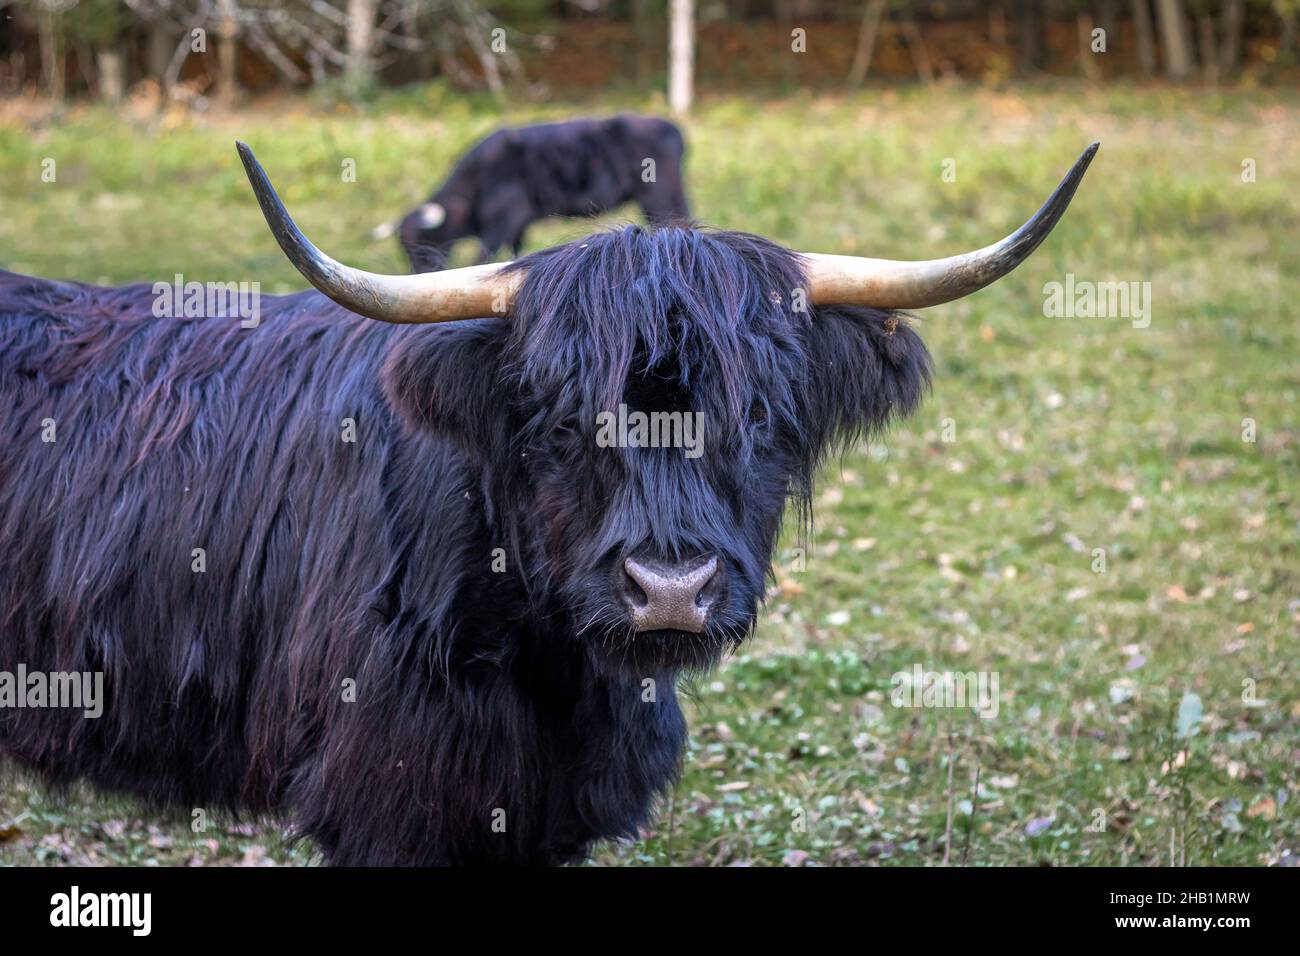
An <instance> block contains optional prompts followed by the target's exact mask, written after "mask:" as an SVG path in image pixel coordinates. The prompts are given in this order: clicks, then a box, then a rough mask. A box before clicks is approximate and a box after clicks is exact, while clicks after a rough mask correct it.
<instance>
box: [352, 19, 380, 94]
mask: <svg viewBox="0 0 1300 956" xmlns="http://www.w3.org/2000/svg"><path fill="white" fill-rule="evenodd" d="M378 8H379V0H348V65H347V70H346V76H347V86H348V90H349V92H351V93H352V94H353V95H355V94H357V93H360V92H361V91H362V90H363V89H365V87H367V86H368V85H369V84H370V80H371V76H372V73H373V70H374V65H373V63H371V60H370V53H371V50H372V49H373V48H374V42H375V14H376V12H377V11H378Z"/></svg>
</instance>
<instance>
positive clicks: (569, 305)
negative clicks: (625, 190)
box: [512, 226, 807, 400]
mask: <svg viewBox="0 0 1300 956" xmlns="http://www.w3.org/2000/svg"><path fill="white" fill-rule="evenodd" d="M518 268H520V269H526V270H527V275H526V277H525V279H524V282H523V284H522V286H521V288H520V291H519V294H518V296H517V299H516V302H515V310H514V319H515V322H516V332H515V335H514V339H513V341H512V351H513V353H514V355H513V358H514V360H515V362H516V363H517V365H518V368H519V370H520V372H521V373H522V376H523V377H524V378H525V379H526V380H528V382H529V384H531V385H533V386H535V387H538V388H540V389H542V390H545V391H548V392H556V393H561V392H563V393H568V392H572V391H574V390H577V391H580V392H582V393H584V395H586V396H588V397H592V396H595V395H599V396H601V397H602V398H608V397H610V396H611V395H613V394H615V393H621V392H622V391H623V389H624V388H625V386H626V385H627V384H628V383H629V381H632V380H634V379H635V378H636V377H637V376H641V377H644V376H647V375H649V376H652V377H655V376H657V377H658V378H659V379H660V380H663V381H672V382H676V383H677V384H678V386H679V387H684V388H687V389H689V390H690V391H691V392H692V393H694V394H697V395H699V396H701V397H707V396H708V395H710V394H716V393H717V392H718V391H719V390H721V391H723V392H725V393H726V394H727V396H728V397H729V399H731V400H735V399H736V398H737V393H738V392H739V391H742V390H745V389H747V388H749V387H754V386H759V387H763V388H774V387H779V383H780V381H781V380H782V379H783V378H787V377H790V376H792V375H795V374H797V373H798V372H799V371H800V369H799V368H798V366H799V364H800V362H801V336H800V334H799V329H800V326H801V325H802V324H804V323H805V322H806V321H807V315H806V314H805V313H801V312H800V311H799V310H797V309H795V308H793V307H792V306H793V305H794V303H795V302H796V301H798V292H799V289H800V288H801V286H802V282H803V274H802V271H801V269H800V267H799V263H798V260H797V259H796V257H795V256H794V254H793V253H791V252H789V251H788V250H786V249H784V248H782V247H780V246H777V245H776V244H774V243H771V242H768V241H767V240H765V239H761V238H759V237H757V236H750V235H747V234H744V233H734V232H709V231H704V230H699V229H688V228H680V227H668V228H660V229H645V228H641V227H636V226H630V227H626V228H623V229H619V230H613V231H609V232H604V233H600V234H597V235H595V236H591V237H589V238H587V239H584V240H582V241H580V242H576V243H571V244H569V245H566V246H559V247H556V248H554V249H548V250H545V251H544V252H541V253H536V254H534V255H532V256H529V257H527V258H525V259H522V260H520V261H519V263H518Z"/></svg>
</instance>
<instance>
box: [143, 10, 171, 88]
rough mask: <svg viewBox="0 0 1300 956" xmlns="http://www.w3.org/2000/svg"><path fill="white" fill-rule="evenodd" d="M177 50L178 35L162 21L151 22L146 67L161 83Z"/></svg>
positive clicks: (146, 45)
mask: <svg viewBox="0 0 1300 956" xmlns="http://www.w3.org/2000/svg"><path fill="white" fill-rule="evenodd" d="M175 52H176V36H175V34H174V33H173V32H172V31H171V30H169V29H168V28H167V26H166V25H164V24H162V23H151V24H149V39H148V42H147V43H146V44H145V56H144V61H145V69H146V70H147V71H148V73H149V75H150V76H151V77H153V78H154V79H155V80H157V81H158V82H159V84H161V83H162V82H163V78H164V77H165V76H166V75H167V67H168V66H169V65H170V64H171V61H172V54H174V53H175Z"/></svg>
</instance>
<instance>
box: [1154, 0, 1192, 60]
mask: <svg viewBox="0 0 1300 956" xmlns="http://www.w3.org/2000/svg"><path fill="white" fill-rule="evenodd" d="M1156 16H1157V18H1158V19H1159V21H1160V44H1161V47H1162V49H1163V50H1164V54H1165V75H1166V76H1167V77H1169V78H1170V79H1171V80H1185V79H1188V78H1189V77H1190V76H1191V75H1192V71H1193V70H1194V69H1195V68H1196V65H1195V63H1193V62H1192V36H1191V31H1190V30H1189V29H1188V26H1187V11H1186V10H1185V9H1183V2H1182V0H1156Z"/></svg>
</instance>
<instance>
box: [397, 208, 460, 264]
mask: <svg viewBox="0 0 1300 956" xmlns="http://www.w3.org/2000/svg"><path fill="white" fill-rule="evenodd" d="M472 232H473V229H472V228H471V225H470V206H469V203H468V202H467V201H466V200H465V199H463V198H461V197H459V196H445V197H441V198H439V197H435V198H433V199H430V200H429V201H428V202H426V203H421V204H420V205H419V206H416V207H415V208H414V209H413V210H411V211H410V212H409V213H408V214H407V215H406V216H405V217H404V218H403V219H402V221H401V223H400V225H399V226H398V227H397V235H398V238H399V239H400V241H401V243H402V248H403V249H404V250H405V251H406V257H407V258H408V259H409V260H410V262H411V269H412V271H415V272H433V271H436V270H438V269H442V268H445V267H446V265H447V263H448V261H450V259H451V251H452V247H453V246H454V245H455V244H456V240H458V239H463V238H464V237H465V236H468V235H470V234H471V233H472Z"/></svg>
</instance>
